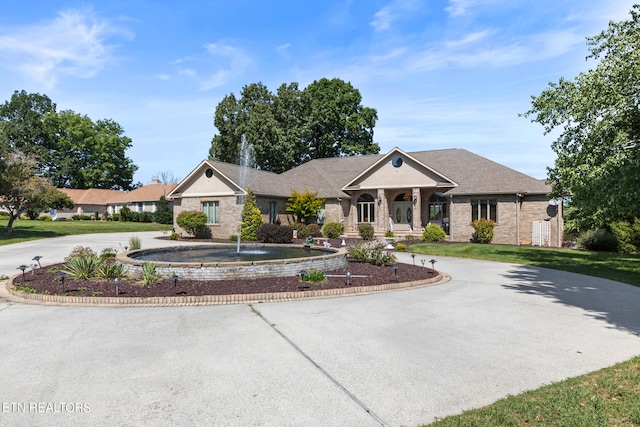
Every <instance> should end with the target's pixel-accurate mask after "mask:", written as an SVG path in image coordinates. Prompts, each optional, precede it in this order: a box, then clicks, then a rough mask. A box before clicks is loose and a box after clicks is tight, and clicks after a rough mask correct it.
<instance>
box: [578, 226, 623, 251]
mask: <svg viewBox="0 0 640 427" xmlns="http://www.w3.org/2000/svg"><path fill="white" fill-rule="evenodd" d="M578 245H579V246H580V248H582V249H586V250H588V251H605V252H616V251H617V250H618V239H616V236H614V235H613V234H612V233H610V232H609V231H607V230H604V229H598V230H589V231H587V232H585V233H583V234H582V235H581V236H580V238H579V239H578Z"/></svg>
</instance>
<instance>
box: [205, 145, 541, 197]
mask: <svg viewBox="0 0 640 427" xmlns="http://www.w3.org/2000/svg"><path fill="white" fill-rule="evenodd" d="M406 154H407V155H409V156H411V157H413V158H414V159H416V160H418V161H419V162H421V163H423V164H425V165H426V166H428V167H429V168H431V169H433V170H434V171H436V172H438V173H439V174H441V175H444V176H446V177H447V178H449V179H451V180H453V181H455V182H456V183H457V184H458V186H457V187H455V188H452V189H451V190H449V191H448V193H447V194H458V195H462V194H507V193H513V194H515V193H529V194H547V193H548V192H549V191H550V186H548V185H547V184H546V183H545V182H544V181H541V180H538V179H535V178H533V177H530V176H528V175H525V174H523V173H521V172H518V171H516V170H514V169H511V168H508V167H506V166H504V165H501V164H499V163H496V162H494V161H492V160H489V159H487V158H485V157H482V156H479V155H477V154H474V153H472V152H470V151H467V150H464V149H460V148H456V149H445V150H431V151H418V152H409V153H406ZM385 155H386V154H376V155H368V156H351V157H335V158H326V159H316V160H311V161H310V162H307V163H305V164H303V165H300V166H298V167H296V168H294V169H291V170H289V171H287V172H284V173H282V174H275V173H273V172H266V171H261V170H257V169H247V170H245V169H244V168H242V167H240V166H238V165H233V164H229V163H223V162H218V161H213V160H207V161H206V162H207V163H209V164H210V165H211V166H213V167H214V168H216V169H217V170H219V171H220V172H221V173H223V174H224V175H225V176H227V177H228V178H229V179H231V180H232V181H234V182H235V183H236V184H238V185H240V186H243V180H245V182H246V183H247V184H249V185H251V188H252V189H253V191H254V193H255V194H258V195H262V196H277V197H289V196H290V195H291V189H292V188H295V189H296V190H298V191H304V190H305V189H307V188H308V189H310V190H311V191H317V193H318V196H320V197H324V198H336V197H350V196H349V195H348V194H347V193H345V192H344V191H342V188H343V187H345V186H346V185H347V184H348V183H350V182H351V181H352V180H354V179H355V178H356V177H357V176H358V175H359V174H361V173H362V172H363V171H364V170H365V169H367V168H369V167H371V166H373V165H374V164H375V163H376V162H378V161H380V160H381V159H382V158H383V157H384V156H385ZM243 174H246V176H245V177H244V178H243ZM244 186H245V187H246V185H244Z"/></svg>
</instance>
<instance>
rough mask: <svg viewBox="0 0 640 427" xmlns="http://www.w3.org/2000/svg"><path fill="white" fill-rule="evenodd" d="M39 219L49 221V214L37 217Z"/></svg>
mask: <svg viewBox="0 0 640 427" xmlns="http://www.w3.org/2000/svg"><path fill="white" fill-rule="evenodd" d="M38 219H39V220H40V221H51V220H52V219H51V215H47V214H43V215H40V216H39V217H38Z"/></svg>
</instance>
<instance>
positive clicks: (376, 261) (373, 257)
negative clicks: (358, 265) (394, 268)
mask: <svg viewBox="0 0 640 427" xmlns="http://www.w3.org/2000/svg"><path fill="white" fill-rule="evenodd" d="M384 246H385V245H384V244H382V243H376V244H371V243H362V244H359V245H355V246H349V247H348V248H347V255H348V256H349V257H351V258H353V259H354V260H357V261H363V262H368V263H369V264H373V265H377V266H383V265H387V264H392V263H394V262H396V261H397V259H396V256H395V255H393V254H391V253H388V252H387V251H385V250H384Z"/></svg>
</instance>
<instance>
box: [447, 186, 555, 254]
mask: <svg viewBox="0 0 640 427" xmlns="http://www.w3.org/2000/svg"><path fill="white" fill-rule="evenodd" d="M477 198H482V199H493V200H497V223H496V226H495V228H494V229H493V231H494V237H493V243H499V244H509V245H517V244H520V245H530V244H531V240H532V233H531V229H532V223H533V222H534V221H544V220H547V219H549V220H550V223H551V246H558V241H559V239H558V236H559V235H560V236H561V235H562V229H563V222H562V218H561V216H562V215H561V212H559V211H558V212H555V214H554V212H552V211H553V210H554V208H553V207H551V208H550V206H549V200H548V198H547V197H545V196H544V195H535V196H524V197H521V198H518V197H517V196H516V195H515V194H514V195H506V196H505V195H499V196H487V195H482V196H481V197H480V196H479V197H467V196H456V197H453V199H452V203H451V205H450V211H451V228H450V235H449V238H450V240H451V241H454V242H468V241H469V240H470V239H471V236H472V234H473V227H471V226H470V225H469V224H470V223H471V200H472V199H477ZM555 210H556V211H557V210H558V209H557V208H555ZM551 214H554V215H551ZM518 215H519V219H518ZM518 240H519V241H518Z"/></svg>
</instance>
